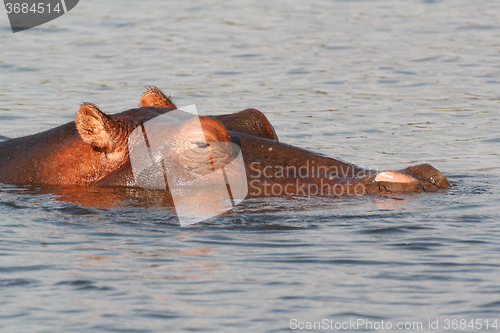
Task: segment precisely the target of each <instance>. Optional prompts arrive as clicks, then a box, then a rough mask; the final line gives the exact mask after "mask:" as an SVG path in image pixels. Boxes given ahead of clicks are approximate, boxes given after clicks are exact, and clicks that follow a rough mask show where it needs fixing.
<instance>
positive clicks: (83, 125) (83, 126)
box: [76, 103, 128, 153]
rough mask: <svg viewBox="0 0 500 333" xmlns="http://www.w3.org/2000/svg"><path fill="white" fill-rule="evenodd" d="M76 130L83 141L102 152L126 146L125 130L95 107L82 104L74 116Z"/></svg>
mask: <svg viewBox="0 0 500 333" xmlns="http://www.w3.org/2000/svg"><path fill="white" fill-rule="evenodd" d="M76 128H77V129H78V133H80V136H81V137H82V139H83V141H85V142H86V143H88V144H90V145H92V146H93V147H95V148H97V149H99V150H102V151H104V152H108V153H109V152H112V151H114V150H115V149H116V148H118V147H120V146H122V145H126V140H127V137H128V136H127V133H126V129H125V128H124V127H123V126H121V125H120V124H119V123H117V122H116V121H114V120H113V119H111V118H110V117H109V116H107V115H105V114H104V113H103V112H101V110H99V109H98V108H97V107H96V106H95V105H92V104H87V103H86V104H83V105H82V106H81V107H80V110H78V113H77V114H76Z"/></svg>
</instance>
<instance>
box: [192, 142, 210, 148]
mask: <svg viewBox="0 0 500 333" xmlns="http://www.w3.org/2000/svg"><path fill="white" fill-rule="evenodd" d="M194 144H195V145H196V147H198V148H200V149H206V148H207V147H208V143H206V142H195V143H194Z"/></svg>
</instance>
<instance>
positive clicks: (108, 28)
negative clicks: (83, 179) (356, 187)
mask: <svg viewBox="0 0 500 333" xmlns="http://www.w3.org/2000/svg"><path fill="white" fill-rule="evenodd" d="M499 22H500V2H496V1H488V2H478V1H472V0H459V1H454V2H453V3H452V2H447V1H396V0H387V1H326V0H325V1H322V0H315V1H310V2H304V1H296V0H291V1H252V2H246V1H241V0H240V1H232V2H219V1H208V0H205V1H201V0H200V1H190V2H164V1H147V2H140V1H134V2H133V1H115V0H109V1H105V2H103V1H101V2H98V1H96V0H92V1H91V0H88V1H80V3H79V4H78V6H77V7H75V8H74V9H73V10H72V11H71V12H69V13H68V14H66V15H64V16H63V17H61V18H59V19H57V20H54V21H52V22H50V23H47V24H45V25H43V26H40V27H38V28H34V29H31V30H27V31H24V32H20V33H16V34H13V33H12V32H11V31H10V27H9V25H8V19H7V15H6V14H2V13H0V73H1V74H0V135H1V136H0V140H5V139H6V138H12V137H18V136H22V135H27V134H32V133H36V132H39V131H42V130H46V129H49V128H52V127H55V126H57V125H60V124H63V123H66V122H69V121H72V120H74V118H75V114H76V111H77V110H78V108H79V105H80V103H81V102H82V101H85V102H87V101H88V102H92V103H94V104H96V105H98V106H99V107H100V108H101V109H102V110H104V111H106V112H109V113H115V112H120V111H123V110H126V109H129V108H132V107H136V106H137V105H138V104H139V98H140V96H141V94H142V92H143V91H145V88H144V86H145V85H156V86H158V87H160V88H161V89H163V90H164V91H165V92H166V93H168V94H170V95H172V97H173V99H174V101H175V102H176V103H177V104H178V105H181V106H183V105H188V104H193V103H195V104H196V106H197V108H198V110H199V112H200V114H220V113H231V112H236V111H239V110H242V109H245V108H248V107H254V108H257V109H259V110H261V111H262V112H264V113H265V114H266V115H267V116H268V118H269V119H270V120H271V122H272V123H273V124H274V125H275V128H276V130H277V133H278V135H279V137H280V139H281V141H283V142H286V143H290V144H293V145H297V146H300V147H303V148H308V149H311V150H314V151H319V152H321V153H324V154H327V155H329V156H332V157H337V158H341V159H343V160H345V161H348V162H352V163H355V164H356V165H359V166H363V167H370V168H374V169H378V170H387V169H392V170H397V169H401V168H403V167H406V166H408V165H412V164H419V163H426V162H427V163H431V164H432V165H434V166H435V167H436V168H438V169H439V170H441V171H443V173H445V174H446V176H447V177H448V178H449V179H450V180H451V181H452V182H453V183H454V187H453V188H452V189H450V190H449V191H447V192H444V193H423V194H415V195H395V196H389V197H355V198H346V199H339V200H325V199H319V198H317V199H310V200H308V199H296V200H285V199H259V200H257V199H254V200H248V201H246V202H245V203H244V204H243V205H241V206H240V207H237V209H235V211H234V213H233V214H232V215H227V216H219V217H216V218H213V219H211V220H208V221H206V222H204V223H200V224H197V225H194V226H191V227H187V228H181V227H180V226H179V225H178V223H177V222H176V219H175V217H174V216H173V215H172V213H171V211H170V210H169V209H168V207H164V206H162V205H161V203H159V202H157V201H155V200H154V198H153V199H150V200H143V199H141V198H134V195H133V193H125V192H123V193H122V192H120V191H116V192H114V191H110V190H106V189H87V190H82V189H74V188H62V189H61V188H50V187H24V188H21V187H16V186H12V185H3V186H2V187H1V188H0V221H1V223H0V331H1V332H2V333H3V332H190V331H200V332H288V331H294V330H293V329H292V328H294V327H295V328H297V329H296V330H295V331H333V329H332V330H330V328H331V327H328V329H321V330H320V329H316V330H315V329H309V330H308V329H304V330H300V329H299V328H300V327H307V326H306V325H307V323H314V322H322V321H323V320H324V319H326V320H327V321H330V320H331V321H332V322H334V323H348V322H349V320H351V321H357V320H365V321H371V322H372V325H373V324H375V327H373V329H372V330H377V331H394V329H387V326H385V328H382V327H380V326H376V325H377V323H378V324H379V325H380V323H381V322H382V321H384V322H385V323H387V322H391V323H392V324H393V325H394V326H393V327H395V326H396V324H397V323H398V322H401V323H404V324H407V323H409V324H412V323H422V329H414V331H430V330H429V321H431V322H432V323H434V322H436V321H438V327H437V328H438V329H437V330H433V331H434V332H436V331H441V332H445V331H446V332H450V331H455V332H458V331H459V332H477V331H480V330H482V331H486V324H488V326H489V327H488V330H487V331H497V330H498V329H497V328H495V327H492V326H491V325H493V326H494V323H495V320H497V319H498V320H499V321H500V284H499V282H498V275H499V273H500V259H499V252H500V226H499V223H500V213H499V209H498V202H499V201H500V178H499V177H500V170H499V161H500V160H499V154H498V144H499V142H500V119H499V118H500V117H499V115H498V111H497V110H498V104H499V102H500V98H499V95H498V91H499V88H500V46H499V43H498V40H499V37H500V24H499ZM124 193H125V194H126V196H125V197H124ZM447 320H448V321H447ZM452 320H456V321H455V322H454V323H456V324H457V325H458V326H451V325H452ZM460 320H463V321H465V322H466V323H467V326H466V327H461V326H460V325H461V324H460V323H463V321H462V322H460ZM471 320H474V322H473V324H472V325H470V322H471ZM478 320H479V321H478ZM486 320H488V322H486ZM478 322H479V323H482V327H481V329H479V326H478ZM299 323H300V325H302V326H300V327H299ZM447 324H448V326H447ZM294 325H296V326H294ZM497 325H500V322H497ZM377 327H379V329H377ZM366 328H368V330H370V327H365V326H359V327H356V329H352V327H350V328H349V329H346V330H345V331H347V330H349V331H352V330H358V331H360V330H364V329H366Z"/></svg>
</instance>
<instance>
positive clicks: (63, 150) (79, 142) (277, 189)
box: [0, 88, 449, 197]
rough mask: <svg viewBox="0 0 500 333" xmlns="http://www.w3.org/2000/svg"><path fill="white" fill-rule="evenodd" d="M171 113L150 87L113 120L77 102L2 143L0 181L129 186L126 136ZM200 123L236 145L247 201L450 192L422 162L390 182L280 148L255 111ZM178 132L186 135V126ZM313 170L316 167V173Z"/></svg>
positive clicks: (212, 135) (212, 137)
mask: <svg viewBox="0 0 500 333" xmlns="http://www.w3.org/2000/svg"><path fill="white" fill-rule="evenodd" d="M173 109H175V106H174V105H173V103H172V102H171V101H170V99H168V98H167V97H166V96H165V95H164V94H163V93H162V92H161V91H159V90H158V89H156V88H152V89H150V90H149V91H148V92H146V93H145V94H144V95H143V97H142V98H141V108H137V109H131V110H128V111H124V112H122V113H119V114H115V115H112V116H106V115H105V114H103V113H102V112H100V111H99V110H98V109H97V107H95V106H93V105H91V104H84V105H83V106H82V107H81V108H80V110H79V111H78V113H77V118H76V122H72V123H68V124H66V125H62V126H60V127H57V128H54V129H52V130H49V131H46V132H43V133H39V134H35V135H31V136H28V137H23V138H18V139H12V140H8V141H5V142H1V143H0V183H17V184H47V185H85V186H102V187H110V186H128V187H134V186H136V184H135V181H134V178H133V175H132V171H131V166H130V159H129V157H128V147H127V140H128V136H129V134H130V133H131V131H132V130H133V129H135V128H136V127H137V126H139V125H140V124H141V123H144V122H146V121H148V120H150V119H152V118H154V117H156V116H158V115H160V114H164V113H166V112H168V111H171V110H173ZM200 121H201V124H202V127H203V131H204V134H205V138H206V139H207V142H209V143H210V142H217V141H232V142H234V143H238V144H239V145H240V146H241V151H242V154H243V159H244V161H245V168H246V177H247V181H248V184H249V197H263V196H294V195H313V196H316V195H317V196H326V197H334V196H340V195H342V196H343V195H349V194H362V193H368V194H378V193H382V194H384V193H412V192H422V191H439V190H443V189H446V188H448V187H449V183H448V181H447V179H446V177H445V176H444V175H443V174H442V173H440V172H439V171H437V170H436V169H434V168H433V167H432V166H430V165H428V164H423V165H419V166H412V167H409V168H406V169H405V170H402V171H401V172H400V173H396V172H393V173H390V174H389V176H390V177H392V176H395V177H396V178H395V181H391V178H390V177H389V178H387V177H381V176H380V175H382V174H379V175H377V173H375V172H370V171H368V170H364V169H361V168H358V167H356V166H354V165H351V164H347V163H343V162H341V161H337V160H335V159H332V158H329V157H325V156H322V155H320V154H317V153H314V152H311V151H308V150H304V149H301V148H297V147H293V146H290V145H287V144H284V143H280V142H278V137H277V136H276V132H275V130H274V128H273V127H272V125H271V124H270V123H269V122H268V121H267V119H266V117H265V116H264V115H263V114H262V113H260V112H259V111H257V110H254V109H248V110H244V111H242V112H239V113H235V114H231V115H222V116H213V117H200ZM185 130H186V133H185V135H186V136H187V137H189V135H190V132H189V128H188V127H186V129H185ZM318 167H321V168H323V169H321V172H319V173H318V172H317V170H318ZM280 170H281V173H280ZM293 170H295V171H296V172H295V173H293ZM299 170H301V171H302V172H301V173H299V172H298V171H299ZM315 170H316V171H315ZM333 171H334V172H333ZM286 172H288V174H287V173H286ZM406 175H408V176H406ZM376 180H377V181H376ZM387 180H389V181H387Z"/></svg>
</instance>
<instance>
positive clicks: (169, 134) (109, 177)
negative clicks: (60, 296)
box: [76, 104, 237, 188]
mask: <svg viewBox="0 0 500 333" xmlns="http://www.w3.org/2000/svg"><path fill="white" fill-rule="evenodd" d="M179 112H181V111H178V110H176V111H173V110H172V108H170V109H166V108H155V107H141V108H139V109H132V110H128V111H125V112H122V113H120V114H117V115H113V116H108V115H106V114H104V113H103V112H101V111H100V110H99V109H98V108H97V107H96V106H95V105H92V104H84V105H82V106H81V107H80V110H79V111H78V113H77V117H76V128H77V130H78V133H79V135H80V137H81V139H82V140H83V142H84V143H85V144H86V146H87V147H89V149H90V150H91V154H92V155H93V158H91V159H88V161H93V162H92V165H87V172H89V171H90V172H91V171H94V172H95V174H94V175H93V176H92V177H86V178H87V179H90V180H91V182H92V183H95V184H97V185H107V186H109V185H115V186H124V185H126V186H137V182H136V180H135V179H134V177H133V174H132V170H131V167H132V165H133V163H131V152H132V153H137V150H140V149H141V147H142V146H144V143H146V145H147V149H146V147H143V148H144V149H142V153H143V154H146V155H147V154H149V155H151V156H150V157H151V158H152V160H151V161H156V162H158V163H163V165H162V166H163V167H164V168H167V169H168V170H167V171H168V172H169V173H170V174H172V175H176V178H177V179H182V180H184V181H186V180H189V179H190V178H193V177H201V176H203V175H206V174H208V173H210V171H215V170H216V169H218V168H220V167H221V166H223V165H226V164H227V163H229V162H230V161H231V159H233V158H234V156H235V154H236V153H237V152H236V151H235V150H234V149H233V147H234V146H235V145H232V144H230V143H231V137H230V135H229V132H228V131H227V129H226V128H225V127H224V125H223V124H222V123H220V122H219V121H218V120H215V119H213V118H209V117H194V116H190V117H188V118H187V119H186V118H185V119H184V120H185V121H183V122H181V123H180V125H178V124H177V123H179V119H174V118H173V117H172V116H173V115H174V114H179ZM170 115H172V116H170ZM172 119H173V120H172ZM169 120H171V121H169ZM176 122H177V123H176ZM145 124H149V127H148V125H146V127H145ZM172 124H174V125H176V126H172ZM146 129H147V131H146ZM146 132H148V133H147V134H146ZM141 143H142V145H141ZM224 143H226V144H224ZM146 155H145V156H143V157H140V153H139V155H137V154H135V156H136V158H135V161H138V160H140V161H139V163H140V162H142V161H145V160H147V158H146V157H147V156H146ZM153 155H154V156H153ZM138 156H139V157H138ZM132 162H133V161H132ZM158 163H157V164H158ZM96 164H97V165H96ZM136 165H137V163H136ZM158 165H160V164H158ZM147 168H148V165H146V166H145V167H143V169H147ZM156 171H158V168H156ZM146 173H147V170H146ZM149 177H153V179H154V172H152V173H151V175H150V176H149ZM151 188H155V186H152V187H151Z"/></svg>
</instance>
